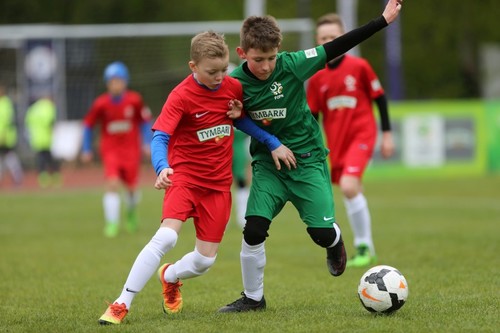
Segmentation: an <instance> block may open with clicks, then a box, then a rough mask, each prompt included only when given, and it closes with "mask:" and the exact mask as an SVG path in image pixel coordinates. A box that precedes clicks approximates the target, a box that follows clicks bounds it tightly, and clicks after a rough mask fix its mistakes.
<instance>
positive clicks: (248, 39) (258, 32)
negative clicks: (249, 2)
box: [240, 15, 282, 52]
mask: <svg viewBox="0 0 500 333" xmlns="http://www.w3.org/2000/svg"><path fill="white" fill-rule="evenodd" d="M281 40H282V35H281V30H280V28H279V26H278V22H276V19H275V18H274V17H272V16H270V15H266V16H250V17H248V18H247V19H246V20H245V21H244V22H243V25H242V26H241V30H240V47H241V48H242V49H243V50H244V51H248V50H249V49H258V50H262V51H264V52H267V51H269V50H272V49H275V48H279V47H280V45H281Z"/></svg>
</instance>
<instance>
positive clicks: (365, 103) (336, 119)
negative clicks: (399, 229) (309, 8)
mask: <svg viewBox="0 0 500 333" xmlns="http://www.w3.org/2000/svg"><path fill="white" fill-rule="evenodd" d="M344 32H345V30H344V24H343V22H342V19H341V18H340V16H339V15H337V14H335V13H330V14H326V15H324V16H322V17H320V18H319V19H318V21H317V24H316V42H317V44H318V45H322V44H324V43H325V42H327V41H330V40H332V39H335V38H337V37H339V36H341V35H343V34H344ZM307 101H308V104H309V107H310V108H311V111H312V112H313V114H315V116H316V118H317V117H318V115H319V113H320V112H321V113H322V115H323V118H322V119H323V128H324V131H325V135H326V139H327V145H328V148H329V149H330V155H329V156H330V167H331V179H332V182H333V184H335V185H337V186H340V189H341V191H342V194H343V197H344V203H345V207H346V212H347V216H348V219H349V222H350V225H351V228H352V232H353V234H354V246H355V247H356V254H355V255H354V256H353V257H352V258H351V259H350V260H348V262H347V267H364V266H369V265H371V264H374V263H375V262H376V256H375V247H374V244H373V239H372V231H371V218H370V211H369V209H368V205H367V201H366V198H365V196H364V195H363V186H362V177H363V172H364V171H365V168H366V166H367V165H368V163H369V162H370V159H371V157H372V154H373V150H374V147H375V143H376V140H377V125H376V121H375V117H374V114H373V106H372V104H373V101H375V104H376V105H377V107H378V111H379V114H380V120H381V129H382V141H381V146H380V147H381V153H382V156H383V157H384V158H389V157H390V156H392V154H393V153H394V143H393V138H392V134H391V126H390V121H389V113H388V108H387V99H386V96H385V94H384V90H383V88H382V86H381V84H380V81H379V79H378V77H377V75H376V74H375V72H374V71H373V69H372V67H371V66H370V64H369V63H368V62H367V61H366V60H365V59H363V58H359V57H354V56H352V55H349V54H344V55H341V56H339V57H337V58H335V59H333V60H332V61H330V62H329V63H328V64H327V65H326V68H325V69H323V70H321V71H319V72H318V73H316V74H315V75H314V76H313V77H311V79H310V80H309V83H308V87H307Z"/></svg>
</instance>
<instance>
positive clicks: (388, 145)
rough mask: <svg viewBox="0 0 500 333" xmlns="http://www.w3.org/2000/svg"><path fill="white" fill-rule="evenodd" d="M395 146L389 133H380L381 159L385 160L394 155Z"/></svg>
mask: <svg viewBox="0 0 500 333" xmlns="http://www.w3.org/2000/svg"><path fill="white" fill-rule="evenodd" d="M394 150H395V146H394V140H393V139H392V133H391V132H384V133H382V143H381V145H380V152H381V153H382V157H383V158H385V159H387V158H389V157H391V156H392V155H393V154H394Z"/></svg>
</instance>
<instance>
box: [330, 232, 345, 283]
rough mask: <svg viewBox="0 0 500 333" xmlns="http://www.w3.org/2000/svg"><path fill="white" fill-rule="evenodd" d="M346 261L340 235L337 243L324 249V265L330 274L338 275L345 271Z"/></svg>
mask: <svg viewBox="0 0 500 333" xmlns="http://www.w3.org/2000/svg"><path fill="white" fill-rule="evenodd" d="M346 262H347V254H346V252H345V247H344V241H343V240H342V235H341V236H340V239H339V242H338V243H337V245H335V246H334V247H330V248H327V249H326V266H327V267H328V271H329V272H330V274H332V275H333V276H340V275H342V273H344V271H345V266H346Z"/></svg>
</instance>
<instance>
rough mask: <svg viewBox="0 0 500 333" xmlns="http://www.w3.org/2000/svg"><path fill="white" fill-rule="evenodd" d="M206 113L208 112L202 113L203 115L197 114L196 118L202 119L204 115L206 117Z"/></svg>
mask: <svg viewBox="0 0 500 333" xmlns="http://www.w3.org/2000/svg"><path fill="white" fill-rule="evenodd" d="M207 113H208V111H207V112H203V113H197V114H196V118H201V117H203V116H204V115H206V114H207Z"/></svg>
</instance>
